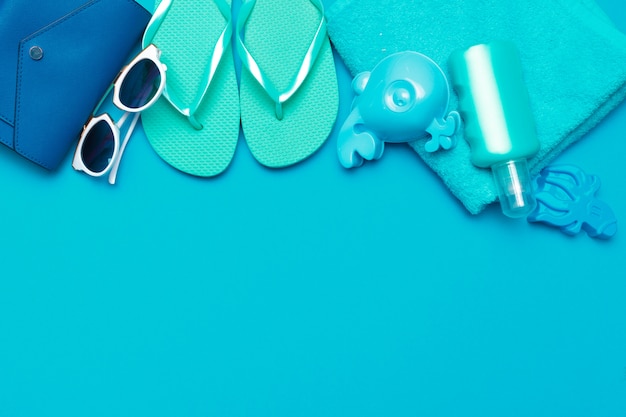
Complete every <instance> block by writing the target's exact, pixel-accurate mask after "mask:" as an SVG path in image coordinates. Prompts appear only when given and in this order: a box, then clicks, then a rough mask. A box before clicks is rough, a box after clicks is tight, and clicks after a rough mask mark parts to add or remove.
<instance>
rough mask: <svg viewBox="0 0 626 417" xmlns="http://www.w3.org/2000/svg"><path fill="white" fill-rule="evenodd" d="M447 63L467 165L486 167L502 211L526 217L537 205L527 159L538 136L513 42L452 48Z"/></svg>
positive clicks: (531, 153)
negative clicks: (467, 153) (468, 150)
mask: <svg viewBox="0 0 626 417" xmlns="http://www.w3.org/2000/svg"><path fill="white" fill-rule="evenodd" d="M448 64H449V69H450V75H451V80H452V85H453V86H454V88H455V90H456V92H457V94H458V96H459V110H460V113H461V117H462V119H463V122H464V124H465V138H466V140H467V142H468V143H469V146H470V148H471V161H472V163H473V164H474V165H476V166H477V167H480V168H491V170H492V172H493V178H494V181H495V184H496V188H497V192H498V198H499V200H500V205H501V208H502V212H503V213H504V214H505V215H507V216H509V217H513V218H519V217H526V216H527V215H528V214H530V212H531V211H532V210H533V209H534V208H535V206H536V201H535V198H534V195H533V189H532V180H531V177H530V173H529V171H528V166H527V159H528V158H530V157H532V156H533V155H534V154H535V153H537V151H538V150H539V140H538V139H537V133H536V131H535V122H534V118H533V115H532V111H531V108H530V99H529V96H528V91H527V90H526V86H525V84H524V80H523V76H522V65H521V61H520V58H519V54H518V52H517V49H516V47H515V45H514V44H513V43H511V42H507V41H494V42H490V43H486V44H480V45H475V46H472V47H470V48H468V49H465V50H461V51H456V52H453V53H452V55H451V56H450V59H449V62H448Z"/></svg>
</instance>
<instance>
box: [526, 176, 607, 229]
mask: <svg viewBox="0 0 626 417" xmlns="http://www.w3.org/2000/svg"><path fill="white" fill-rule="evenodd" d="M535 186H536V192H535V198H536V199H537V207H536V208H535V210H534V211H533V212H532V213H531V214H530V215H529V216H528V218H527V220H528V221H529V222H541V223H545V224H547V225H550V226H555V227H558V228H559V229H560V230H561V231H562V232H563V233H565V234H567V235H575V234H577V233H579V232H580V230H581V229H582V230H584V231H586V232H587V234H588V235H589V236H591V237H595V238H599V239H609V238H610V237H612V236H614V235H615V233H617V220H616V219H615V215H614V214H613V210H611V208H610V207H609V206H608V205H607V204H606V203H604V202H603V201H601V200H598V199H597V198H596V196H595V195H596V192H597V191H598V190H599V189H600V178H598V177H597V176H595V175H587V174H585V173H584V172H583V171H582V170H581V169H580V168H578V167H576V166H573V165H559V166H549V167H547V168H544V169H543V170H542V171H541V174H540V175H539V176H538V177H537V178H536V180H535Z"/></svg>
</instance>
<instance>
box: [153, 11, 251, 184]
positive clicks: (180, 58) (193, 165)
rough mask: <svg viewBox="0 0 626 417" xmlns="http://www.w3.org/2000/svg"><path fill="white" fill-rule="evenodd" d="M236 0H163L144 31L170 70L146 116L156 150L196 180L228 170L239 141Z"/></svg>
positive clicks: (169, 162)
mask: <svg viewBox="0 0 626 417" xmlns="http://www.w3.org/2000/svg"><path fill="white" fill-rule="evenodd" d="M231 34H232V17H231V0H202V1H197V0H175V1H173V0H156V10H155V12H154V15H153V18H152V20H151V21H150V23H149V24H148V27H147V28H146V31H145V33H144V39H143V46H144V47H146V46H147V45H148V44H150V43H152V44H154V45H156V46H157V48H158V49H159V50H160V51H161V61H162V62H163V63H164V64H165V65H166V67H167V71H166V86H165V91H164V93H163V96H162V97H161V98H160V99H159V100H158V101H157V102H156V103H155V104H154V105H153V106H152V107H150V108H149V109H147V110H145V111H144V112H143V113H142V124H143V128H144V131H145V133H146V136H147V138H148V141H149V142H150V145H151V146H152V148H153V149H154V150H155V152H156V153H157V154H158V155H159V156H160V157H161V158H162V159H163V160H164V161H165V162H167V163H168V164H170V165H171V166H173V167H175V168H177V169H179V170H180V171H183V172H186V173H188V174H191V175H196V176H201V177H210V176H214V175H218V174H220V173H221V172H223V171H224V170H225V169H226V168H227V167H228V165H229V164H230V161H231V160H232V158H233V155H234V153H235V148H236V146H237V138H238V136H239V123H240V122H239V120H240V119H239V94H238V89H237V78H236V73H235V65H234V61H233V54H232V48H230V40H231Z"/></svg>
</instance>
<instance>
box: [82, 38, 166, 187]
mask: <svg viewBox="0 0 626 417" xmlns="http://www.w3.org/2000/svg"><path fill="white" fill-rule="evenodd" d="M160 55H161V52H160V51H159V49H158V48H157V47H156V46H154V45H153V44H150V45H148V46H147V47H146V48H145V49H144V50H142V51H141V52H140V53H139V54H138V55H137V56H136V57H135V58H133V60H132V61H131V62H130V63H129V64H128V65H126V66H125V67H124V68H123V69H122V70H121V71H120V73H119V74H118V76H117V77H116V79H115V81H113V85H112V87H113V104H114V105H115V106H116V107H117V108H119V109H121V110H123V111H124V112H125V113H124V115H123V116H122V117H121V118H120V119H119V121H118V122H117V123H116V122H114V119H113V118H112V117H111V116H110V115H109V114H108V113H103V114H101V115H99V116H91V117H90V118H89V120H88V121H87V123H86V124H85V126H84V127H83V131H82V133H81V135H80V139H79V140H78V145H77V146H76V151H75V152H74V160H73V161H72V167H73V168H74V169H75V170H77V171H83V172H85V173H86V174H88V175H90V176H92V177H100V176H103V175H105V174H106V173H107V172H109V183H110V184H115V180H116V177H117V170H118V168H119V164H120V160H121V158H122V155H123V154H124V149H126V145H127V144H128V141H129V139H130V137H131V136H132V133H133V131H134V129H135V126H136V125H137V121H138V120H139V115H140V112H141V111H143V110H145V109H147V108H148V107H150V106H151V105H153V104H154V103H155V102H156V101H157V100H158V99H159V97H160V96H161V94H163V91H164V89H165V81H166V80H165V73H166V70H167V68H166V66H165V65H164V64H163V63H162V62H161V60H160ZM109 91H110V90H109ZM105 97H106V95H105ZM131 114H132V115H133V117H132V118H131V123H130V126H129V127H128V129H127V130H126V134H125V136H124V140H123V141H121V142H120V136H121V131H122V128H123V126H124V124H125V123H126V121H127V120H128V118H129V115H131Z"/></svg>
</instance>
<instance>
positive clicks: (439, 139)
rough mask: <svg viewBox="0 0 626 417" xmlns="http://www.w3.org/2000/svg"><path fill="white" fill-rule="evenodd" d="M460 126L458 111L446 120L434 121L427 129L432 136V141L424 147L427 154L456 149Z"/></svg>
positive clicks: (451, 113) (449, 115)
mask: <svg viewBox="0 0 626 417" xmlns="http://www.w3.org/2000/svg"><path fill="white" fill-rule="evenodd" d="M459 126H461V115H460V114H459V112H456V111H451V112H450V113H448V117H446V119H445V120H443V119H435V120H433V122H432V123H431V124H430V126H428V129H426V132H428V133H430V135H431V139H430V140H429V141H428V142H426V144H425V145H424V149H425V150H426V152H437V151H438V150H439V148H443V149H445V150H449V149H452V148H454V147H455V146H456V143H457V132H458V130H459Z"/></svg>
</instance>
